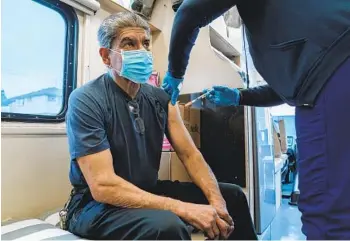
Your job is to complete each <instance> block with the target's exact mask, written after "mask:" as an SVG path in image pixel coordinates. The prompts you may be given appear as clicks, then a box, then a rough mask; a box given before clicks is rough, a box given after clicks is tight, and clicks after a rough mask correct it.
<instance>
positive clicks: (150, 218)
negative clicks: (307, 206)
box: [68, 181, 257, 240]
mask: <svg viewBox="0 0 350 241" xmlns="http://www.w3.org/2000/svg"><path fill="white" fill-rule="evenodd" d="M219 186H220V190H221V193H222V195H223V197H224V199H225V201H226V204H227V209H228V212H229V214H230V215H231V217H232V218H233V220H234V223H235V230H234V231H233V233H232V234H231V236H230V237H229V239H235V240H257V236H256V233H255V230H254V226H253V223H252V219H251V215H250V212H249V207H248V203H247V199H246V197H245V194H244V193H243V191H242V190H241V188H240V187H238V186H236V185H234V184H226V183H220V184H219ZM150 191H151V192H152V193H154V194H157V195H163V196H167V197H171V198H174V199H178V200H181V201H184V202H190V203H197V204H208V201H207V199H206V197H205V196H204V194H203V193H202V191H201V190H200V189H199V188H198V187H197V186H196V185H194V184H193V183H181V182H178V181H175V182H172V181H158V183H157V185H156V187H155V188H154V189H152V190H150ZM69 209H70V210H74V211H72V212H70V213H71V214H69V216H70V218H69V222H68V229H69V231H70V232H72V233H74V234H76V235H78V236H80V237H83V238H87V239H104V240H111V239H113V240H121V239H128V240H131V239H133V240H135V239H138V240H164V239H166V240H190V239H191V234H190V233H189V231H188V226H187V224H186V223H185V222H184V221H183V220H181V219H180V218H179V217H178V216H176V215H175V214H174V213H172V212H170V211H163V210H155V209H128V208H119V207H115V206H112V205H108V204H102V203H98V202H96V201H94V200H92V198H91V195H90V194H89V193H88V194H87V193H85V194H76V195H75V196H74V197H73V198H72V201H71V204H70V205H69Z"/></svg>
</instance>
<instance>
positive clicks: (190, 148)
mask: <svg viewBox="0 0 350 241" xmlns="http://www.w3.org/2000/svg"><path fill="white" fill-rule="evenodd" d="M98 40H99V43H100V50H99V53H100V56H101V58H102V61H103V63H104V64H105V65H106V66H107V67H108V72H107V73H106V74H103V75H101V76H100V77H98V78H97V79H96V80H93V81H90V82H89V83H87V84H85V85H84V86H82V87H81V88H78V89H76V90H75V91H73V93H72V95H71V96H70V100H69V107H68V113H67V117H66V122H67V133H68V140H69V147H70V155H71V170H70V181H71V183H72V185H73V187H74V189H73V192H72V197H71V201H70V202H69V204H68V215H67V226H68V230H69V231H70V232H72V233H74V234H76V235H79V236H81V237H84V238H87V239H115V240H117V239H153V240H155V239H168V240H170V239H177V240H184V239H186V240H188V239H190V238H191V236H190V233H189V232H188V228H187V224H190V225H192V226H193V227H196V228H198V229H200V230H203V231H204V233H205V234H206V235H207V236H208V237H210V238H218V237H220V238H229V239H256V238H257V237H256V234H255V231H254V227H253V224H252V220H251V216H250V213H249V208H248V204H247V200H246V197H245V195H244V193H243V192H242V190H241V189H240V188H239V187H237V186H235V185H232V184H218V183H217V181H216V179H215V177H214V175H213V173H212V171H211V170H210V168H209V166H208V165H207V164H206V162H205V161H204V159H203V157H202V155H201V153H200V152H199V151H198V150H197V149H196V147H195V145H194V143H193V142H192V140H191V137H190V135H189V133H188V132H187V130H186V128H185V126H184V124H183V122H182V119H181V117H180V114H179V110H178V107H177V106H172V105H171V104H169V100H170V97H169V96H168V95H167V94H166V93H165V92H164V91H163V90H162V89H160V88H156V87H152V86H150V85H148V84H145V83H146V82H147V80H148V79H149V77H150V75H151V72H152V70H153V62H152V61H153V59H152V54H151V52H150V28H149V26H148V24H147V22H145V21H144V20H143V19H142V18H140V17H139V16H137V15H135V14H133V13H126V12H124V13H117V14H114V15H111V16H109V17H108V18H106V19H105V20H104V21H103V23H102V25H101V26H100V28H99V30H98ZM164 133H165V134H166V135H167V137H168V138H169V139H170V141H171V143H172V144H173V146H174V148H175V150H176V153H177V154H178V156H179V158H180V159H181V160H182V162H183V164H184V166H185V167H186V170H187V171H188V173H189V175H190V176H191V178H192V180H193V182H194V183H180V182H172V181H159V180H157V179H158V170H159V164H160V158H161V152H162V141H163V136H164ZM226 204H227V206H226Z"/></svg>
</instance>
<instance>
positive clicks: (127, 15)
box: [97, 12, 151, 49]
mask: <svg viewBox="0 0 350 241" xmlns="http://www.w3.org/2000/svg"><path fill="white" fill-rule="evenodd" d="M128 27H138V28H143V29H144V30H146V32H147V34H150V33H151V30H150V27H149V25H148V23H147V22H146V21H145V20H144V19H142V18H141V17H140V16H138V15H137V14H135V13H132V12H119V13H115V14H112V15H110V16H108V17H107V18H105V19H104V20H103V22H102V24H101V26H100V27H99V29H98V33H97V37H98V42H99V43H100V47H101V48H109V49H111V48H112V44H113V41H114V40H115V39H116V38H117V37H118V36H119V33H120V30H121V29H123V28H128Z"/></svg>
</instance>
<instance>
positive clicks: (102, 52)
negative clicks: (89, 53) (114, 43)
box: [99, 48, 111, 66]
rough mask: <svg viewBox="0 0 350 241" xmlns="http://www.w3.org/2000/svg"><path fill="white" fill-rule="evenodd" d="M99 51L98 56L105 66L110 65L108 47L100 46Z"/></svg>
mask: <svg viewBox="0 0 350 241" xmlns="http://www.w3.org/2000/svg"><path fill="white" fill-rule="evenodd" d="M99 52H100V56H101V58H102V61H103V63H104V64H105V65H106V66H110V65H111V60H110V58H109V49H107V48H100V50H99Z"/></svg>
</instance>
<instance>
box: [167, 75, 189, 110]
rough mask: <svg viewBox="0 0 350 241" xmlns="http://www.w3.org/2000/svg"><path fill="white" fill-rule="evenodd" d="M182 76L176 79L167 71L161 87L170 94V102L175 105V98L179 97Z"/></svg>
mask: <svg viewBox="0 0 350 241" xmlns="http://www.w3.org/2000/svg"><path fill="white" fill-rule="evenodd" d="M183 80H184V79H183V78H181V79H178V78H174V77H172V76H171V74H170V73H169V72H167V73H166V74H165V76H164V80H163V84H162V88H163V89H164V90H165V91H166V92H167V93H168V94H169V95H170V96H171V104H172V105H175V104H176V101H177V98H178V97H179V94H180V91H181V88H182V82H183Z"/></svg>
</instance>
